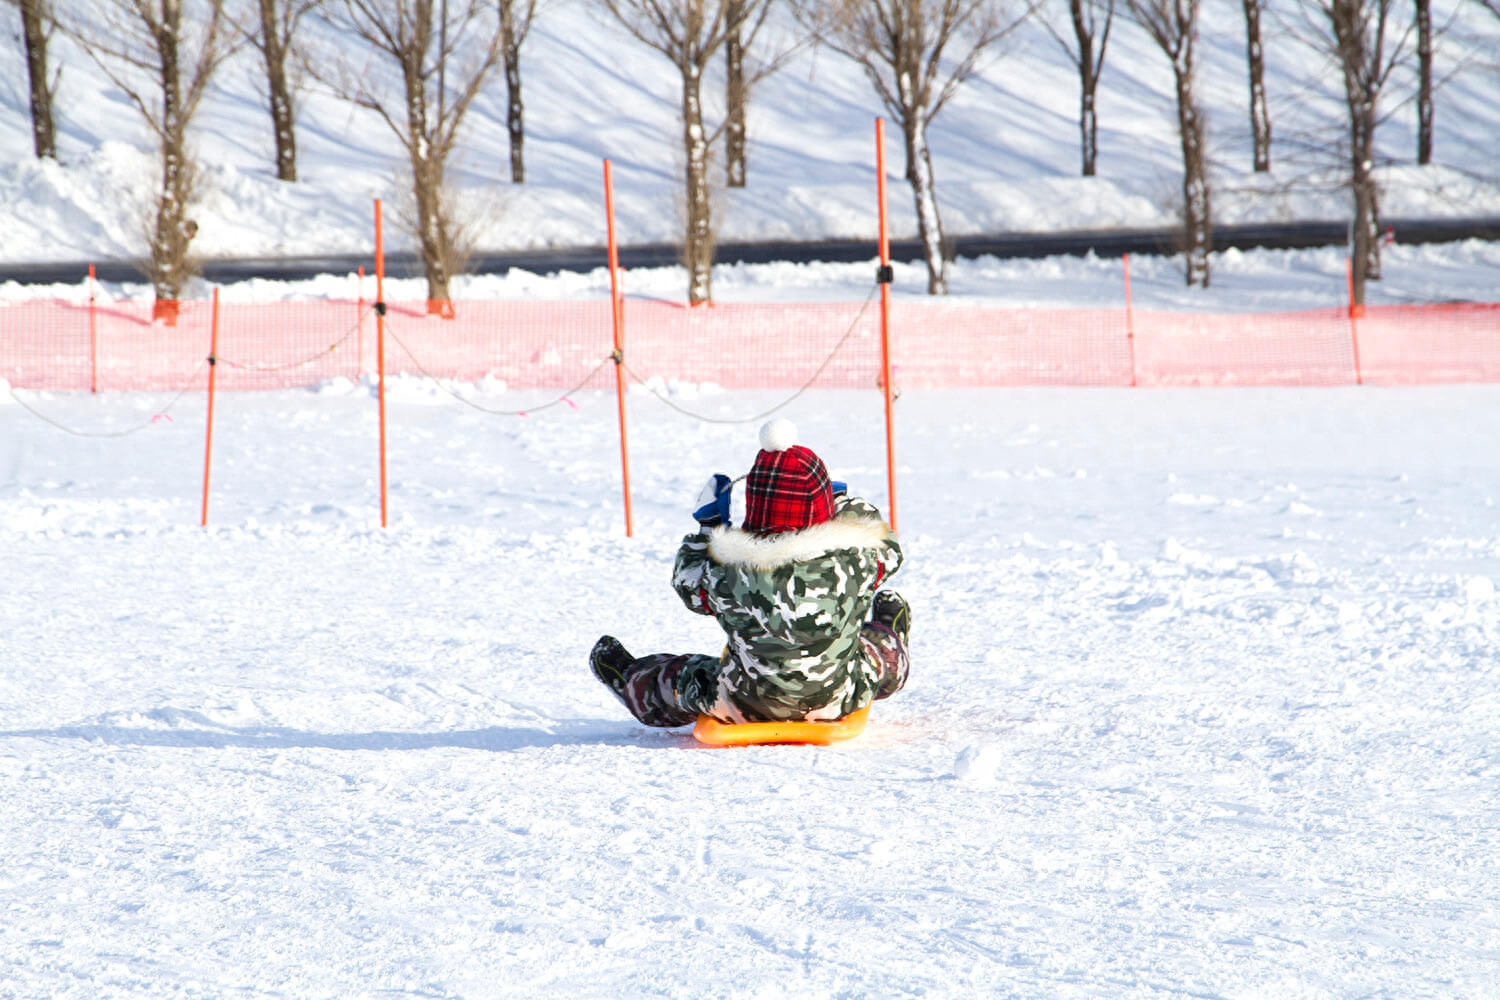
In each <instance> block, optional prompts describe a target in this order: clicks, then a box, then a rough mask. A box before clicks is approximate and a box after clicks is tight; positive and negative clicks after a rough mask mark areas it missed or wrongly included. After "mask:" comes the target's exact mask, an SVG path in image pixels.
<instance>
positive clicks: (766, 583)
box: [672, 497, 901, 722]
mask: <svg viewBox="0 0 1500 1000" xmlns="http://www.w3.org/2000/svg"><path fill="white" fill-rule="evenodd" d="M900 566H901V546H900V545H899V544H898V543H897V541H896V537H895V535H893V534H892V532H891V529H890V527H889V526H887V525H886V524H885V522H884V521H882V520H881V518H880V512H879V511H878V510H876V509H875V508H874V507H872V506H871V505H870V504H868V503H866V502H865V501H863V500H859V499H856V498H853V497H839V498H838V503H837V507H836V509H835V515H834V518H833V519H832V520H830V521H826V522H824V523H823V524H818V525H814V526H813V527H811V528H804V529H802V530H801V531H791V532H784V533H782V534H778V535H768V536H759V535H754V534H751V533H749V532H747V531H744V530H741V529H738V528H727V527H717V528H713V529H711V530H710V531H709V532H708V533H707V534H703V533H699V534H695V535H689V536H687V538H685V539H684V540H683V543H682V548H681V549H680V550H678V553H677V561H676V565H675V567H674V570H673V580H672V583H673V586H674V587H675V588H676V590H677V594H678V596H679V597H681V598H682V600H683V603H685V604H686V605H687V606H688V607H689V608H690V609H691V610H693V611H696V612H698V613H699V614H704V615H713V616H714V617H715V618H716V619H718V622H719V625H720V626H722V627H723V629H724V631H725V633H726V634H727V635H728V637H729V645H728V648H727V649H726V650H725V653H724V657H723V659H722V661H721V664H720V669H719V670H717V671H714V672H711V673H707V674H705V673H702V672H685V673H684V674H683V675H682V678H681V680H682V682H683V686H685V687H687V688H689V689H688V690H679V691H678V701H679V703H680V704H681V705H683V707H685V708H689V709H690V710H692V711H700V712H705V713H706V714H709V715H712V716H714V717H716V718H719V719H722V720H724V721H726V722H756V721H772V720H782V719H837V718H842V717H843V716H845V715H848V714H849V713H850V712H854V711H857V710H859V709H861V708H863V707H865V706H866V705H868V704H869V703H870V702H871V701H872V700H873V699H874V697H875V687H876V684H877V683H878V678H879V676H880V675H879V668H878V666H877V665H876V664H874V663H871V662H869V661H867V660H866V659H865V656H864V654H863V653H862V648H861V645H860V641H859V635H860V628H861V627H862V626H863V625H864V624H865V619H866V617H867V616H868V615H869V612H870V603H871V602H872V601H873V600H874V598H875V589H876V588H877V587H879V586H880V585H881V584H882V583H883V582H884V581H886V580H887V579H889V578H890V577H891V576H892V575H894V574H895V572H896V570H897V569H899V568H900ZM715 682H716V684H717V689H716V690H693V689H692V688H694V687H703V688H707V687H709V686H710V685H712V684H714V683H715Z"/></svg>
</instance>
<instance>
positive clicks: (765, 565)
mask: <svg viewBox="0 0 1500 1000" xmlns="http://www.w3.org/2000/svg"><path fill="white" fill-rule="evenodd" d="M890 537H891V529H890V528H888V527H887V526H886V524H885V522H884V521H873V520H871V519H869V518H866V517H838V518H835V519H833V520H832V521H824V522H823V523H822V524H815V525H813V526H812V527H811V528H803V529H802V530H801V531H787V532H783V533H781V534H779V535H755V534H752V533H750V532H748V531H745V530H744V529H743V528H726V527H722V526H721V527H717V528H714V529H713V530H712V531H711V532H709V536H708V555H709V558H711V559H712V560H713V561H714V562H716V563H718V564H719V565H721V566H747V567H749V568H750V569H754V570H761V571H766V570H773V569H776V568H777V567H778V566H785V565H788V564H789V563H794V562H802V561H803V560H806V559H816V558H817V557H818V556H822V555H827V554H828V553H830V552H837V551H838V550H839V549H868V548H873V547H874V546H876V545H879V544H880V543H881V542H884V541H885V540H886V539H888V538H890Z"/></svg>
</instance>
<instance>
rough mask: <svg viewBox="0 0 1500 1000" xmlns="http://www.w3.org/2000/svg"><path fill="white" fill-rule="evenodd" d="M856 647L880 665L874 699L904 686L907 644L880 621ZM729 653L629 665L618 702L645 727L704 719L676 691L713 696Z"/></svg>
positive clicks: (669, 656) (654, 658)
mask: <svg viewBox="0 0 1500 1000" xmlns="http://www.w3.org/2000/svg"><path fill="white" fill-rule="evenodd" d="M859 644H860V646H861V648H862V650H863V652H864V657H865V659H866V660H867V661H868V662H870V663H874V664H878V666H879V670H880V679H879V681H878V683H877V684H876V689H875V698H876V700H879V699H881V698H889V697H890V696H891V695H893V694H895V693H896V692H897V691H900V690H901V688H902V687H903V686H904V685H905V684H906V675H907V673H908V672H909V671H910V670H911V658H910V656H909V655H908V654H907V650H906V643H905V642H903V641H901V638H900V637H899V636H897V635H896V634H895V633H894V632H892V631H891V630H890V629H889V628H888V627H886V626H885V625H882V624H881V623H879V622H867V623H866V624H865V625H864V627H863V628H861V629H860V633H859ZM728 657H729V650H728V649H727V648H726V649H725V650H724V653H723V655H722V656H703V655H701V654H698V653H676V654H674V653H653V654H652V655H650V656H641V657H637V658H636V659H634V660H632V661H631V662H630V666H629V667H627V668H626V675H625V676H626V679H625V691H624V693H623V694H622V695H621V696H620V700H621V701H623V702H624V703H625V707H626V708H628V709H630V714H631V715H634V716H635V717H636V718H637V719H639V720H640V721H641V722H643V723H644V724H646V725H648V726H661V727H669V726H687V725H691V724H692V723H694V722H695V721H697V719H698V716H699V715H701V714H706V713H707V712H708V710H709V709H710V708H711V707H712V703H711V702H710V703H709V704H704V705H697V704H683V703H682V699H681V698H680V697H679V694H678V692H680V691H684V690H691V691H707V692H712V691H715V690H716V689H717V687H718V683H717V681H718V675H719V671H720V670H721V669H722V668H723V666H724V664H725V663H726V662H727V661H728Z"/></svg>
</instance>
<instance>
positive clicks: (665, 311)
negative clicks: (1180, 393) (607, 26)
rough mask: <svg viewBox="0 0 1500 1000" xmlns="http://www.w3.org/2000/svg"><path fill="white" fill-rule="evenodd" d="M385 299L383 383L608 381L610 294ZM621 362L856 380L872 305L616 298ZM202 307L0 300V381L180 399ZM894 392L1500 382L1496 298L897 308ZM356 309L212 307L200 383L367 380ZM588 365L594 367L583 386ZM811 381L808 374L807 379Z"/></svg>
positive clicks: (369, 314)
mask: <svg viewBox="0 0 1500 1000" xmlns="http://www.w3.org/2000/svg"><path fill="white" fill-rule="evenodd" d="M455 306H456V310H455V311H456V315H455V316H454V317H453V318H451V319H445V318H442V317H440V316H429V315H428V312H427V308H426V303H414V304H392V305H391V306H390V308H389V311H388V313H387V316H386V324H387V331H388V337H387V339H386V343H385V367H386V370H387V371H388V372H391V373H403V372H404V373H408V374H427V375H432V376H435V377H439V378H444V379H455V380H462V381H475V380H478V379H480V378H483V377H486V376H489V377H493V378H496V379H499V380H501V381H503V382H505V383H506V385H508V386H509V387H511V388H516V389H531V388H538V389H540V388H545V389H568V388H573V387H575V386H578V385H579V384H580V383H581V382H582V383H584V384H585V385H587V386H588V387H592V388H604V387H605V386H607V385H608V384H609V381H608V380H609V377H610V375H609V372H608V371H607V370H606V369H601V368H600V367H599V366H600V364H601V362H603V361H605V359H607V358H608V357H609V355H610V352H611V351H612V350H613V348H614V342H613V330H612V325H611V307H610V303H609V302H608V301H586V302H514V301H506V302H458V303H456V304H455ZM624 314H625V345H626V346H625V360H626V363H627V365H628V366H629V368H630V370H631V371H632V372H633V373H635V374H636V375H638V376H639V377H642V378H652V377H661V378H666V379H678V380H682V381H685V382H693V383H704V382H712V383H716V384H718V385H720V386H723V387H724V388H728V389H780V388H794V387H800V386H802V385H803V384H805V383H807V382H808V381H809V380H812V383H813V385H815V386H817V387H820V388H874V387H876V386H877V385H878V380H879V373H880V322H879V310H878V308H877V307H876V305H875V304H874V303H873V302H867V303H865V304H863V305H862V304H861V303H857V302H843V303H812V304H779V303H757V304H735V305H716V306H713V307H709V308H699V309H687V308H684V307H682V306H679V305H674V304H671V303H663V302H654V301H642V300H630V301H627V302H626V303H625V306H624ZM212 320H213V309H212V306H211V304H210V303H208V302H201V301H192V302H184V303H182V305H181V311H180V313H179V316H178V318H177V322H176V324H175V325H174V326H169V325H167V324H166V323H164V322H161V321H153V319H152V306H151V304H150V303H123V304H122V303H109V304H105V303H99V304H97V305H95V306H90V305H89V304H88V303H70V302H62V301H52V300H46V301H25V302H16V303H9V304H0V379H5V380H6V381H8V382H9V383H10V384H11V385H12V386H15V387H16V388H24V389H50V390H84V391H87V390H89V389H91V388H97V389H99V390H101V391H114V390H156V391H164V390H178V389H181V388H183V387H184V385H185V384H187V383H188V382H189V381H190V380H192V379H193V378H195V377H198V376H199V375H200V374H201V370H202V367H203V363H204V361H205V359H206V358H207V356H208V354H209V344H210V336H211V330H212ZM891 331H892V332H891V340H892V365H893V373H894V380H895V382H896V384H897V386H898V387H900V388H907V389H942V388H957V387H969V386H1020V385H1114V386H1128V385H1132V384H1135V385H1142V386H1188V385H1198V386H1207V385H1287V386H1293V385H1343V384H1352V383H1354V382H1355V381H1357V380H1362V381H1364V382H1368V383H1376V384H1385V385H1395V384H1424V383H1439V382H1482V381H1500V305H1497V304H1473V303H1467V304H1454V305H1420V306H1374V307H1370V308H1369V309H1368V310H1367V311H1366V312H1365V314H1364V315H1363V316H1362V317H1360V318H1357V319H1352V320H1351V318H1350V317H1349V315H1348V312H1347V311H1346V310H1344V309H1324V310H1310V311H1303V312H1285V313H1254V314H1207V313H1176V312H1163V311H1156V310H1135V311H1134V312H1133V313H1131V312H1128V311H1126V310H1124V309H1011V308H1005V307H1001V306H977V305H966V304H959V303H947V302H898V303H895V304H894V305H893V306H892V310H891ZM376 341H377V337H376V317H375V315H374V312H373V310H372V308H371V303H369V302H363V303H360V302H353V301H317V302H279V303H269V304H224V305H221V306H220V313H219V348H218V355H217V357H218V360H219V368H218V386H219V387H220V388H222V389H226V390H236V389H273V388H290V387H298V386H308V385H315V384H318V383H321V382H324V381H327V380H329V379H333V378H335V377H342V378H347V379H356V378H358V377H359V376H360V375H362V374H365V373H369V372H373V371H375V370H376V364H377V349H378V345H377V343H376ZM590 373H593V374H592V375H591V374H590ZM815 376H816V377H815Z"/></svg>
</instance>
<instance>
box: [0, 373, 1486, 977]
mask: <svg viewBox="0 0 1500 1000" xmlns="http://www.w3.org/2000/svg"><path fill="white" fill-rule="evenodd" d="M476 391H485V392H486V395H487V398H488V399H490V400H494V401H498V402H506V403H510V404H512V405H513V408H518V409H519V408H523V407H525V406H534V405H535V404H537V403H538V402H542V401H544V394H540V393H524V392H511V393H507V392H503V390H502V389H500V387H494V386H491V387H488V388H485V389H482V390H481V389H479V388H478V387H476ZM18 395H19V396H21V397H22V398H23V399H24V401H25V402H26V403H28V404H29V405H31V406H33V407H35V408H37V409H39V410H42V411H44V412H46V413H47V414H48V415H49V416H51V417H52V418H54V419H57V420H58V421H59V422H61V423H64V424H67V425H69V426H72V427H75V428H79V429H87V430H94V431H98V430H107V429H110V428H123V427H127V426H135V425H139V424H142V423H147V422H148V421H149V419H150V417H151V415H152V414H153V413H156V412H157V411H158V410H159V409H160V408H161V407H163V406H164V405H165V404H166V402H167V401H168V398H167V397H166V396H160V395H152V396H146V395H105V396H101V397H97V398H92V397H89V396H87V395H79V394H66V393H33V392H25V393H18ZM9 398H10V397H9V395H8V394H5V395H0V399H4V400H6V401H9ZM776 398H777V397H775V396H774V395H773V394H769V393H746V392H710V393H700V394H697V398H696V399H694V401H693V407H694V408H695V409H698V410H701V411H702V412H705V413H708V414H710V415H717V416H734V415H744V414H748V413H755V412H759V411H761V410H763V409H765V408H767V407H768V406H769V405H771V404H773V403H774V402H775V401H776ZM629 406H630V414H629V415H630V432H631V447H632V472H633V475H634V477H635V513H636V524H637V533H636V537H635V538H633V539H627V538H625V537H624V534H623V526H622V514H621V503H622V500H621V494H620V483H619V466H618V439H617V437H616V436H615V434H616V431H615V419H616V415H615V404H614V400H613V397H612V396H610V395H608V394H593V393H589V394H584V395H583V396H582V397H580V400H579V405H578V407H577V408H576V409H569V408H554V409H552V410H548V411H544V412H541V413H538V414H536V415H534V416H532V417H528V418H525V419H510V420H504V419H501V418H494V417H488V416H484V415H482V414H478V413H477V412H475V411H473V410H470V409H468V408H465V407H462V406H459V405H458V404H456V403H454V402H453V401H451V400H446V401H444V399H442V398H435V399H428V400H418V399H414V398H411V397H410V396H409V395H408V394H399V395H397V397H396V400H395V401H394V402H393V403H392V404H391V406H390V435H391V442H392V450H391V462H390V470H391V477H392V493H391V512H392V518H393V525H392V527H391V528H390V529H389V530H381V529H380V528H379V527H378V501H377V496H376V492H375V489H376V487H375V485H374V483H375V480H376V476H377V469H376V453H375V439H376V413H375V407H374V403H373V400H372V399H371V397H370V392H369V386H367V385H362V386H355V385H350V384H346V385H342V386H328V387H322V388H320V389H319V390H310V391H302V392H277V393H255V394H229V395H221V397H220V402H219V407H218V411H217V413H216V418H215V438H214V447H215V453H214V467H213V478H212V496H211V508H210V512H209V520H210V526H209V527H208V528H207V529H202V528H199V527H197V522H198V518H199V503H200V489H201V474H202V466H201V459H202V456H203V436H202V435H203V417H204V412H203V400H202V397H201V395H196V394H195V395H194V396H191V397H188V398H185V399H183V400H182V401H181V402H180V403H178V405H177V406H176V407H175V408H174V409H173V411H172V414H171V416H172V419H171V420H170V421H165V420H164V421H160V422H157V423H154V424H150V426H149V429H148V430H145V431H143V432H141V433H140V434H137V435H135V436H133V437H129V438H125V439H123V440H119V441H101V440H95V439H83V438H77V437H72V436H68V435H64V434H61V433H59V432H57V431H55V430H53V429H51V428H49V427H47V426H45V425H42V424H40V423H38V422H37V421H35V420H34V419H33V418H32V417H31V416H30V415H29V414H27V413H26V411H25V410H23V409H22V408H20V407H18V406H15V405H8V406H3V407H0V551H3V552H4V553H5V560H4V566H3V570H0V635H3V636H4V637H5V638H4V641H3V643H0V801H3V802H4V803H5V806H6V819H5V822H4V823H3V824H0V911H3V913H4V919H3V920H0V982H3V983H4V984H5V986H4V990H3V991H0V992H4V993H5V994H6V995H7V996H15V997H27V998H29V997H56V998H66V997H90V998H95V997H115V996H132V997H140V996H181V995H208V996H228V995H241V996H247V997H262V996H264V997H271V996H296V997H331V996H375V995H387V994H395V995H410V994H417V995H423V996H444V997H505V996H517V997H521V996H542V995H545V996H601V997H602V996H665V997H701V996H726V997H771V996H784V995H791V994H795V995H805V996H812V997H847V996H892V997H895V996H916V995H925V996H940V997H968V996H1047V997H1111V998H1116V997H1158V996H1163V995H1166V996H1183V995H1193V996H1216V997H1255V996H1278V997H1290V998H1296V997H1327V996H1366V995H1379V996H1403V997H1405V996H1412V997H1418V996H1432V997H1439V996H1441V997H1477V996H1482V995H1487V994H1488V993H1489V992H1490V991H1491V990H1492V986H1493V983H1492V979H1493V970H1494V966H1495V961H1496V959H1497V957H1500V917H1497V914H1500V892H1497V889H1496V886H1500V870H1497V868H1500V843H1497V836H1500V835H1497V833H1496V831H1497V830H1500V797H1497V789H1500V756H1497V755H1496V751H1495V742H1494V736H1493V734H1494V732H1495V731H1496V729H1497V726H1500V697H1497V695H1496V691H1497V690H1500V687H1497V683H1496V681H1497V677H1496V664H1497V663H1500V605H1497V603H1496V601H1495V597H1494V582H1495V581H1496V580H1497V579H1500V537H1497V534H1496V530H1495V523H1496V521H1495V509H1494V503H1495V498H1496V496H1497V495H1500V461H1497V459H1496V453H1495V451H1494V449H1492V448H1483V447H1476V445H1475V442H1483V441H1488V440H1493V439H1494V438H1495V437H1496V435H1497V434H1500V416H1497V415H1500V389H1496V388H1495V387H1488V386H1448V387H1441V388H1427V389H1375V390H1372V389H1353V388H1350V389H1329V390H1323V389H1299V390H1219V391H1149V392H1148V391H1129V390H1072V391H1068V390H1062V391H1056V390H1018V391H966V392H943V393H922V392H911V393H907V394H905V395H904V396H903V397H902V398H901V400H900V401H899V402H898V403H897V411H896V422H897V428H898V435H897V441H896V447H897V458H898V466H899V473H900V489H901V494H900V496H901V507H900V512H899V513H900V519H901V527H902V533H903V541H904V545H905V547H906V550H907V553H908V557H909V562H908V565H907V567H906V568H904V569H903V570H902V573H901V574H900V576H899V577H898V578H897V580H896V581H895V582H896V585H897V586H898V587H899V588H900V589H901V591H902V592H903V593H904V594H906V596H907V597H908V598H909V599H910V600H911V602H912V605H913V609H914V616H913V617H914V631H913V641H914V657H913V670H912V679H911V682H910V684H909V686H908V687H907V689H906V690H904V691H902V692H901V693H899V694H898V695H897V696H896V697H895V698H893V699H891V700H890V701H887V702H883V703H880V704H879V705H877V706H876V708H875V711H874V713H873V714H872V719H871V722H870V726H869V729H868V730H867V732H866V733H865V735H863V736H862V737H860V738H859V739H857V740H855V741H853V742H852V743H849V744H846V745H843V746H838V747H833V748H827V749H813V748H805V747H768V748H752V749H746V750H733V751H718V750H707V749H703V748H698V747H696V746H694V744H693V743H692V742H691V740H690V738H689V737H687V735H686V734H685V732H683V731H652V730H648V729H645V728H643V727H641V726H639V725H637V724H636V723H634V722H633V721H632V720H630V719H629V717H628V715H627V714H626V712H625V710H624V709H623V708H622V707H620V706H619V705H618V704H617V703H615V702H614V701H613V700H612V699H611V697H610V696H609V694H608V693H607V692H606V691H605V690H604V689H603V688H602V687H601V686H600V685H599V684H598V683H597V682H595V681H594V680H593V678H592V677H591V676H590V675H589V672H588V670H587V667H586V664H585V655H586V652H587V650H588V648H589V646H590V645H591V644H592V642H593V640H594V639H595V638H596V637H597V635H598V634H600V633H601V632H606V631H607V632H610V633H612V634H615V635H618V636H619V637H620V638H621V639H622V640H623V641H624V642H625V643H626V645H627V646H628V647H629V648H630V649H632V650H633V651H636V652H641V653H644V652H648V651H657V650H683V651H708V652H711V651H713V650H716V649H717V648H718V647H719V646H720V645H721V644H722V636H721V635H720V634H719V633H718V631H717V629H716V627H715V626H714V625H713V623H712V622H710V621H708V620H706V619H701V618H698V617H696V616H693V615H691V614H689V613H688V612H687V611H685V610H684V609H683V608H682V607H681V605H680V604H679V603H678V601H677V600H676V598H675V597H674V596H673V594H672V593H671V590H670V586H669V583H668V581H669V576H670V565H671V559H672V555H673V552H674V550H675V547H676V544H677V541H678V540H679V538H680V536H681V535H682V534H683V533H684V532H685V531H686V530H687V529H688V528H689V527H690V524H689V523H687V522H688V516H687V514H686V511H687V509H688V507H689V506H690V504H691V503H692V498H693V496H694V495H695V493H696V491H697V489H698V487H699V486H700V485H701V483H702V481H703V479H704V477H705V476H706V475H707V474H708V473H709V472H711V471H715V470H723V471H727V472H731V473H738V472H740V471H743V469H744V468H746V467H748V464H749V462H750V461H751V460H752V459H753V455H754V450H755V447H756V436H755V435H756V430H757V428H756V427H755V426H753V425H752V426H741V427H726V426H710V425H704V424H698V423H695V422H693V421H690V420H687V419H684V418H682V417H681V416H679V415H677V414H675V413H673V412H671V411H670V410H667V409H666V408H665V407H663V406H661V405H660V404H659V403H658V402H656V401H654V400H652V399H651V398H650V397H649V396H646V395H641V394H636V395H632V396H631V397H630V399H629ZM881 406H882V404H881V400H880V397H879V395H878V394H877V393H873V392H870V393H856V392H837V391H824V392H814V393H811V394H809V395H808V396H806V397H804V398H803V399H801V400H799V401H797V402H796V403H795V404H793V406H792V407H790V408H789V409H788V410H787V411H786V416H788V418H790V419H792V420H794V421H795V422H796V424H797V426H798V428H799V433H800V437H801V439H802V440H804V441H805V442H806V443H808V444H809V445H810V446H812V447H813V448H814V449H815V450H817V451H818V452H819V454H821V455H822V456H823V457H824V458H825V459H826V460H827V461H828V464H829V466H830V471H831V472H832V473H833V474H834V475H835V476H837V477H838V478H840V479H845V480H848V481H849V482H850V484H851V488H852V489H854V490H855V491H856V492H859V493H863V494H864V495H866V496H868V497H869V498H871V499H872V500H873V501H875V502H877V503H879V504H882V505H883V504H884V503H885V496H884V482H885V475H884V464H883V462H884V444H883V440H882V435H881V427H882V419H883V418H882V410H881Z"/></svg>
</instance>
